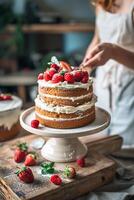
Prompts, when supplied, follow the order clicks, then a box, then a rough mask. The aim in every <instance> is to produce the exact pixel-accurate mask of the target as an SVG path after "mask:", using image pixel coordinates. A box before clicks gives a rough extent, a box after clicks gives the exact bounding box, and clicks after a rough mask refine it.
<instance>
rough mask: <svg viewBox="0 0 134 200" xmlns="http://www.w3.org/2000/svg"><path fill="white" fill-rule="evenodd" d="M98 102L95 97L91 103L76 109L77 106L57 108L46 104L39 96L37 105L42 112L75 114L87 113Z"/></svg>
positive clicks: (36, 100) (36, 101)
mask: <svg viewBox="0 0 134 200" xmlns="http://www.w3.org/2000/svg"><path fill="white" fill-rule="evenodd" d="M96 101H97V98H96V96H95V95H94V96H93V98H92V100H91V101H89V102H87V103H85V104H82V105H79V106H77V107H75V106H58V105H57V106H55V105H52V104H47V103H45V102H44V101H43V99H41V98H40V97H39V95H38V96H37V98H36V99H35V105H36V106H37V107H38V108H41V109H42V110H46V111H49V112H56V113H66V114H70V113H75V112H80V111H82V112H83V111H86V110H88V109H90V108H91V107H92V106H94V105H95V103H96Z"/></svg>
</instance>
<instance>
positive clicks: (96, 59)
mask: <svg viewBox="0 0 134 200" xmlns="http://www.w3.org/2000/svg"><path fill="white" fill-rule="evenodd" d="M113 52H114V45H113V44H111V43H101V44H98V45H96V46H95V48H93V49H92V50H90V51H88V52H87V53H86V56H85V58H84V60H83V62H82V64H81V66H83V68H86V69H88V68H95V67H98V66H101V65H104V64H105V63H106V62H107V61H108V60H109V59H111V58H112V54H113Z"/></svg>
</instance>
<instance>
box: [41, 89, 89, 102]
mask: <svg viewBox="0 0 134 200" xmlns="http://www.w3.org/2000/svg"><path fill="white" fill-rule="evenodd" d="M39 95H40V96H41V97H48V98H53V99H66V100H71V101H73V102H74V101H76V100H81V99H84V98H87V97H89V96H91V95H92V92H91V93H88V94H85V95H81V96H77V97H65V96H64V97H63V96H56V95H51V94H44V93H42V92H40V91H39Z"/></svg>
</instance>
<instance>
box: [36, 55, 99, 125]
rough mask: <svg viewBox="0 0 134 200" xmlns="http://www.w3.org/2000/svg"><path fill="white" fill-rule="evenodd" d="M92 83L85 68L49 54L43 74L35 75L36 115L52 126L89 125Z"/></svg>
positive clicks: (94, 99)
mask: <svg viewBox="0 0 134 200" xmlns="http://www.w3.org/2000/svg"><path fill="white" fill-rule="evenodd" d="M51 70H53V71H52V72H51ZM92 85H93V80H92V78H91V77H89V75H88V73H87V72H86V71H81V70H80V69H79V68H78V67H71V66H70V65H69V64H68V63H66V62H64V61H58V60H57V59H56V58H52V59H51V62H50V69H47V71H46V72H44V78H43V79H42V76H41V78H38V96H37V98H36V99H35V114H36V119H37V120H39V122H40V124H42V125H44V126H48V127H52V128H76V127H81V126H85V125H88V124H89V123H91V122H92V121H94V120H95V102H96V96H95V95H94V94H93V86H92Z"/></svg>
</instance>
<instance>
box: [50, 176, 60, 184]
mask: <svg viewBox="0 0 134 200" xmlns="http://www.w3.org/2000/svg"><path fill="white" fill-rule="evenodd" d="M50 181H51V182H52V183H54V184H55V185H61V184H62V179H61V178H60V176H59V175H57V174H54V175H52V176H51V177H50Z"/></svg>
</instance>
